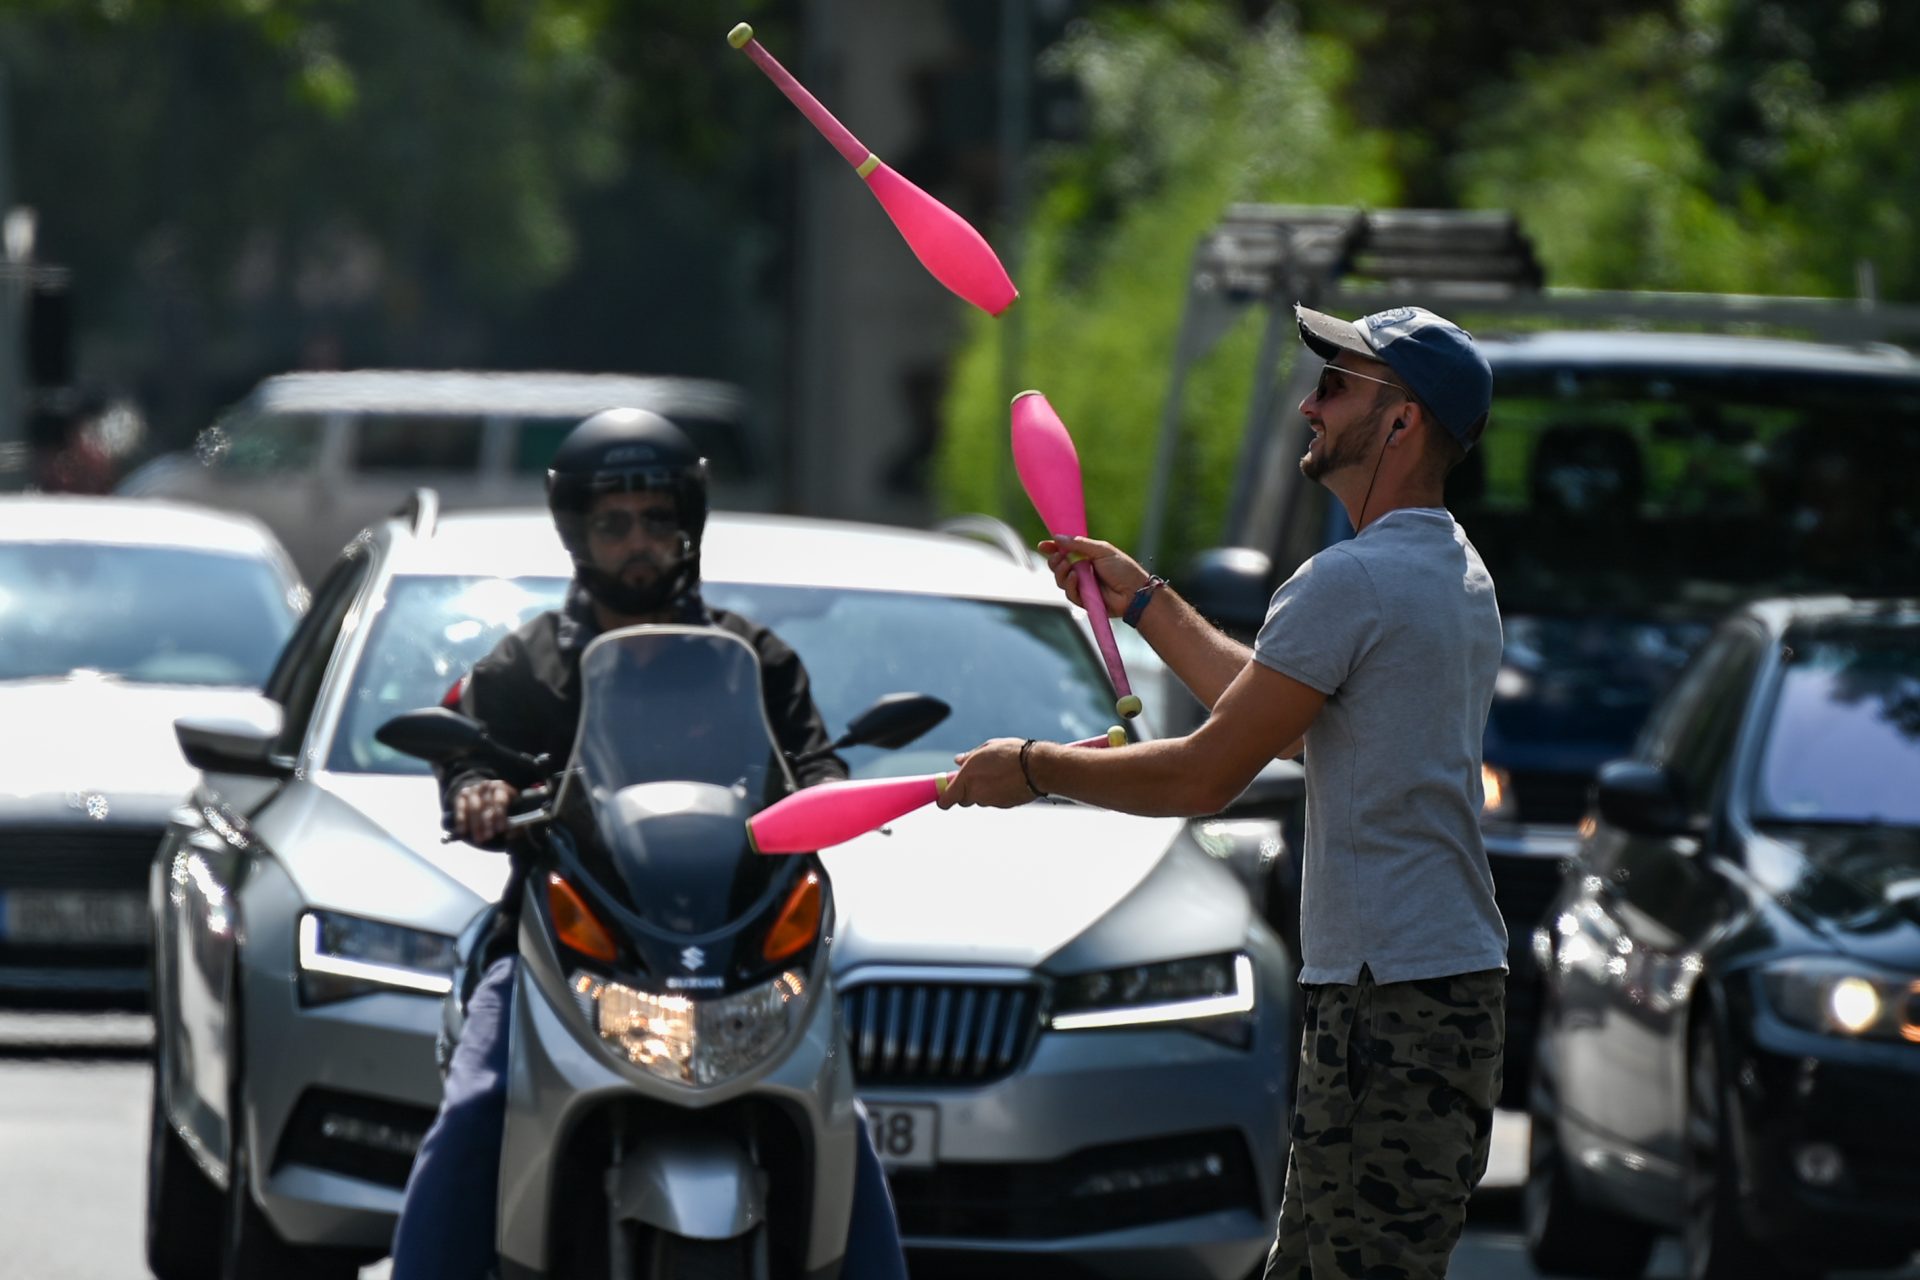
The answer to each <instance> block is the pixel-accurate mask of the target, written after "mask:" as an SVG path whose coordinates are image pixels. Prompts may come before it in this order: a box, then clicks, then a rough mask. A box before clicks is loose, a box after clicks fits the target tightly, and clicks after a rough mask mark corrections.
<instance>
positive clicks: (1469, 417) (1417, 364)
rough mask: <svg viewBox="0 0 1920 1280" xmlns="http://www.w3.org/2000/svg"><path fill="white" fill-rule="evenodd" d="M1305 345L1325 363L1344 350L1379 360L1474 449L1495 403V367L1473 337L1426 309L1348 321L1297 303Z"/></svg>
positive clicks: (1295, 310)
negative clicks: (1480, 431)
mask: <svg viewBox="0 0 1920 1280" xmlns="http://www.w3.org/2000/svg"><path fill="white" fill-rule="evenodd" d="M1293 315H1294V319H1296V320H1298V321H1299V322H1300V341H1302V342H1304V343H1306V344H1307V346H1308V347H1309V348H1310V349H1311V350H1312V351H1313V353H1314V354H1315V355H1317V356H1319V357H1320V358H1321V359H1323V360H1331V359H1333V358H1334V357H1335V356H1337V355H1339V354H1340V353H1341V352H1342V351H1351V352H1353V353H1354V354H1355V355H1358V356H1365V357H1366V358H1367V359H1369V360H1378V361H1380V362H1381V363H1383V364H1385V365H1386V366H1387V367H1388V368H1389V369H1392V370H1393V371H1394V373H1396V374H1397V375H1399V378H1400V381H1402V382H1404V383H1406V384H1407V386H1408V387H1409V388H1411V389H1412V391H1413V393H1414V394H1415V395H1417V396H1419V397H1420V399H1421V401H1422V402H1423V403H1425V404H1426V406H1427V407H1428V408H1429V409H1431V410H1433V416H1434V417H1436V418H1438V419H1439V420H1440V425H1441V426H1443V427H1445V428H1446V429H1447V432H1448V434H1450V435H1451V436H1453V438H1454V439H1455V440H1457V441H1459V442H1460V444H1461V446H1462V447H1463V448H1467V449H1471V448H1473V445H1474V441H1476V440H1478V439H1479V438H1480V437H1479V432H1478V430H1477V429H1478V428H1479V427H1480V426H1481V425H1482V419H1484V418H1485V417H1486V416H1487V410H1488V409H1489V408H1490V407H1492V405H1493V368H1492V366H1490V365H1489V364H1488V363H1487V358H1486V357H1485V356H1483V355H1481V354H1480V348H1479V347H1476V346H1475V345H1474V344H1473V335H1472V334H1470V333H1468V332H1467V331H1466V330H1465V329H1462V328H1461V327H1460V326H1459V325H1457V324H1455V323H1454V322H1453V321H1451V320H1448V319H1446V318H1444V317H1442V316H1437V315H1435V314H1433V312H1431V311H1429V310H1427V309H1426V308H1425V307H1393V308H1391V309H1389V310H1386V311H1376V312H1374V313H1373V314H1372V315H1370V316H1362V317H1360V319H1358V320H1342V319H1339V318H1338V317H1336V316H1330V315H1328V314H1327V313H1326V312H1324V311H1315V310H1313V309H1312V308H1311V307H1303V306H1301V305H1300V304H1299V303H1295V304H1294V307H1293Z"/></svg>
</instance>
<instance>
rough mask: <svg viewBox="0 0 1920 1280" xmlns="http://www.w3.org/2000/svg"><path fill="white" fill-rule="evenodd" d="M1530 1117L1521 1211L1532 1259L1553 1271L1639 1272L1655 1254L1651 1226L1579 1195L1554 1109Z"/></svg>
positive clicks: (1620, 1278)
mask: <svg viewBox="0 0 1920 1280" xmlns="http://www.w3.org/2000/svg"><path fill="white" fill-rule="evenodd" d="M1532 1119H1533V1123H1532V1133H1531V1135H1530V1136H1529V1138H1528V1139H1527V1185H1526V1189H1525V1191H1524V1193H1523V1194H1522V1196H1521V1215H1522V1219H1523V1222H1524V1224H1525V1227H1526V1236H1527V1256H1528V1257H1529V1258H1531V1259H1532V1260H1533V1265H1534V1266H1535V1267H1536V1268H1538V1269H1539V1270H1541V1271H1543V1272H1547V1273H1549V1274H1551V1275H1562V1276H1600V1277H1609V1278H1611V1280H1624V1278H1626V1277H1632V1276H1638V1275H1640V1274H1641V1273H1642V1272H1644V1271H1645V1270H1646V1269H1647V1260H1648V1259H1649V1258H1650V1257H1652V1255H1653V1246H1654V1243H1655V1239H1656V1235H1655V1232H1654V1231H1653V1229H1652V1228H1651V1227H1648V1226H1647V1225H1646V1224H1645V1223H1641V1222H1635V1221H1634V1220H1633V1219H1631V1218H1626V1217H1622V1216H1621V1215H1619V1214H1617V1213H1612V1212H1610V1211H1608V1210H1606V1209H1597V1208H1594V1207H1592V1206H1590V1205H1584V1204H1581V1203H1580V1202H1579V1201H1578V1200H1577V1199H1575V1198H1574V1194H1573V1187H1572V1185H1571V1184H1570V1183H1569V1182H1568V1180H1567V1171H1566V1156H1565V1153H1564V1152H1563V1151H1562V1150H1561V1148H1560V1127H1559V1125H1558V1124H1557V1123H1556V1122H1555V1120H1554V1118H1553V1116H1552V1114H1551V1113H1549V1112H1547V1111H1544V1110H1541V1109H1539V1108H1536V1109H1535V1110H1534V1113H1533V1118H1532Z"/></svg>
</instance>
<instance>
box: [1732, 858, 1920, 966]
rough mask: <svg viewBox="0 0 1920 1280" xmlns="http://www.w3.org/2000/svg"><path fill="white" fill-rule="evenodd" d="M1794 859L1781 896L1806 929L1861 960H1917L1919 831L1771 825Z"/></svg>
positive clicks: (1906, 963)
mask: <svg viewBox="0 0 1920 1280" xmlns="http://www.w3.org/2000/svg"><path fill="white" fill-rule="evenodd" d="M1769 838H1770V839H1772V840H1774V841H1777V842H1779V843H1780V844H1783V845H1785V846H1787V847H1788V848H1789V849H1791V850H1793V852H1794V853H1796V854H1798V855H1799V858H1798V859H1797V860H1796V862H1795V863H1794V872H1795V874H1794V875H1793V876H1792V878H1791V882H1790V883H1789V884H1788V885H1787V886H1786V892H1785V895H1784V896H1785V897H1786V899H1787V901H1788V903H1789V904H1790V905H1791V906H1792V908H1793V909H1794V910H1795V911H1796V912H1797V913H1798V914H1799V915H1800V916H1801V917H1802V918H1803V919H1804V920H1806V921H1807V922H1808V923H1809V924H1811V925H1813V926H1814V927H1815V928H1818V929H1819V930H1821V931H1822V932H1823V933H1826V934H1827V935H1828V936H1829V937H1831V938H1833V940H1834V941H1835V942H1836V943H1837V944H1838V945H1839V946H1841V947H1843V948H1845V949H1846V950H1848V951H1850V952H1853V953H1855V954H1857V955H1860V956H1862V957H1863V958H1870V959H1876V960H1881V961H1883V962H1885V963H1888V964H1894V965H1900V966H1909V967H1910V966H1912V965H1913V964H1915V963H1916V961H1917V960H1920V829H1916V828H1913V827H1831V826H1821V827H1814V826H1781V827H1771V826H1770V827H1769V828H1768V829H1767V831H1766V835H1765V837H1763V839H1769Z"/></svg>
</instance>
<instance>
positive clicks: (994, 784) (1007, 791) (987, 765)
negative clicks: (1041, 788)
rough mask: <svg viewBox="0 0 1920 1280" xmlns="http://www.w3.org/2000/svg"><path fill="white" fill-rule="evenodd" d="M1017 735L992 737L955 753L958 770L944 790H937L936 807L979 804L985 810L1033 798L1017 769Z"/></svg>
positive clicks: (1018, 804) (1018, 755)
mask: <svg viewBox="0 0 1920 1280" xmlns="http://www.w3.org/2000/svg"><path fill="white" fill-rule="evenodd" d="M1020 744H1021V740H1020V739H1019V738H995V739H994V740H993V741H992V742H986V743H982V744H981V745H980V746H977V747H975V748H974V749H973V750H971V751H969V752H966V753H965V754H963V755H957V756H955V757H954V758H953V759H954V763H956V764H958V765H959V766H960V772H958V773H956V774H954V775H953V781H951V782H949V783H947V789H946V790H945V791H943V792H941V793H940V807H941V808H942V809H951V808H953V807H954V806H955V805H962V806H968V807H971V806H973V805H982V806H985V807H986V808H989V809H1013V808H1017V807H1019V806H1020V805H1023V804H1026V803H1027V802H1028V801H1029V800H1032V799H1033V792H1032V791H1031V790H1030V789H1028V787H1027V780H1026V778H1025V777H1024V776H1023V775H1022V774H1021V772H1020Z"/></svg>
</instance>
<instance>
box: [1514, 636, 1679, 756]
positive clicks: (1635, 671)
mask: <svg viewBox="0 0 1920 1280" xmlns="http://www.w3.org/2000/svg"><path fill="white" fill-rule="evenodd" d="M1501 627H1502V629H1503V632H1504V636H1505V644H1504V651H1503V653H1502V655H1501V663H1500V674H1499V676H1498V678H1497V679H1496V680H1495V682H1494V696H1493V706H1492V709H1491V710H1490V711H1489V713H1488V716H1487V733H1486V746H1485V752H1486V758H1487V760H1488V761H1489V762H1491V763H1494V764H1499V765H1502V766H1504V767H1506V768H1509V769H1528V770H1538V771H1542V772H1549V773H1578V774H1591V773H1594V772H1596V771H1597V770H1598V769H1599V767H1600V765H1601V764H1602V763H1604V762H1605V761H1608V760H1611V759H1613V758H1614V757H1616V756H1621V755H1625V754H1626V752H1627V750H1628V748H1629V747H1630V746H1631V745H1632V743H1633V739H1634V736H1635V735H1636V734H1637V733H1638V732H1639V730H1640V725H1641V723H1642V722H1643V721H1644V720H1645V719H1646V718H1647V712H1648V711H1649V710H1650V709H1651V708H1652V706H1653V703H1654V701H1655V700H1656V699H1657V698H1658V697H1659V696H1660V694H1661V693H1662V692H1663V691H1664V690H1665V689H1666V687H1667V686H1668V685H1669V684H1670V683H1672V681H1673V678H1674V676H1675V674H1677V673H1678V672H1679V670H1680V668H1681V667H1682V666H1683V665H1684V664H1685V663H1686V660H1687V658H1688V656H1689V655H1691V654H1692V652H1693V651H1694V649H1695V648H1697V647H1698V646H1699V645H1700V643H1701V642H1702V641H1703V640H1705V639H1706V637H1707V635H1708V633H1709V631H1710V630H1711V627H1710V625H1709V624H1708V623H1706V622H1702V621H1695V620H1692V619H1663V618H1628V617H1606V616H1589V617H1547V616H1543V615H1539V614H1524V613H1522V614H1509V615H1507V616H1506V617H1504V618H1502V619H1501Z"/></svg>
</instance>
